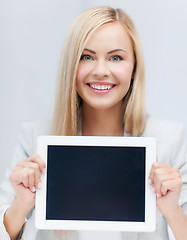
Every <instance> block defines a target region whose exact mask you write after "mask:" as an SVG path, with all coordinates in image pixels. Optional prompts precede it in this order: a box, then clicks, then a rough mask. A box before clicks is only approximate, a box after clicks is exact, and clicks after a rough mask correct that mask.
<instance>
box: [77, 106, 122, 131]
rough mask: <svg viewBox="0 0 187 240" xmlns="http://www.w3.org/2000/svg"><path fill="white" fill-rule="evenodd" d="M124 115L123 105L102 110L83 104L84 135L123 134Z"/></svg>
mask: <svg viewBox="0 0 187 240" xmlns="http://www.w3.org/2000/svg"><path fill="white" fill-rule="evenodd" d="M123 115H124V112H123V111H122V105H120V106H116V107H114V108H111V109H107V110H102V109H94V108H92V107H90V106H88V105H86V104H83V112H82V135H83V136H123V135H124V124H123Z"/></svg>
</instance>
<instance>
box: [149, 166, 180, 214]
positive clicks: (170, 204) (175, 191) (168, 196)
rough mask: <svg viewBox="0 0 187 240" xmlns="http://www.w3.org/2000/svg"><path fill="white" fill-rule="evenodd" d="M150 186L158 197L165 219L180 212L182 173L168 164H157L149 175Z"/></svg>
mask: <svg viewBox="0 0 187 240" xmlns="http://www.w3.org/2000/svg"><path fill="white" fill-rule="evenodd" d="M149 179H150V184H151V185H152V187H153V191H154V192H155V194H156V195H157V207H158V209H159V210H160V212H161V213H162V215H163V216H164V217H165V218H169V217H170V216H172V215H173V214H174V213H175V212H176V211H177V210H178V200H179V196H180V191H181V187H182V180H181V175H180V172H179V170H178V169H177V168H172V167H170V166H169V165H167V164H163V163H160V162H156V163H154V164H153V165H152V168H151V172H150V175H149Z"/></svg>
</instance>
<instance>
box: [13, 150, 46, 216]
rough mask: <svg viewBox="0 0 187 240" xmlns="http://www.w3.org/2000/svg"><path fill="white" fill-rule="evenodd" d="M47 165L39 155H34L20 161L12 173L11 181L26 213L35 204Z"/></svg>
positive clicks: (17, 199)
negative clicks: (36, 194)
mask: <svg viewBox="0 0 187 240" xmlns="http://www.w3.org/2000/svg"><path fill="white" fill-rule="evenodd" d="M45 168H46V165H45V162H44V161H43V160H42V158H41V157H40V156H39V155H38V154H35V155H32V156H31V157H30V158H28V159H26V160H25V161H21V162H18V163H17V165H16V167H15V168H14V169H13V171H12V172H11V174H10V177H9V178H10V181H11V183H12V186H13V188H14V190H15V192H16V198H15V199H16V201H17V202H19V204H21V205H22V206H23V211H25V212H26V214H27V213H28V212H29V211H30V210H31V208H32V207H33V206H34V204H35V193H36V189H39V188H40V187H41V173H43V172H44V171H45Z"/></svg>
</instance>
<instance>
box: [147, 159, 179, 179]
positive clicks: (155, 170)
mask: <svg viewBox="0 0 187 240" xmlns="http://www.w3.org/2000/svg"><path fill="white" fill-rule="evenodd" d="M175 171H177V172H179V170H178V169H176V168H172V167H171V166H169V165H168V164H163V163H158V162H156V163H154V164H153V165H152V168H151V171H150V175H149V178H151V179H154V178H155V176H156V175H161V174H165V173H166V172H168V173H170V172H175Z"/></svg>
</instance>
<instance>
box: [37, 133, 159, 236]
mask: <svg viewBox="0 0 187 240" xmlns="http://www.w3.org/2000/svg"><path fill="white" fill-rule="evenodd" d="M48 145H64V146H68V145H70V146H73V145H74V146H111V147H113V146H118V147H120V146H122V147H123V146H127V147H131V146H133V147H145V148H146V159H145V160H146V161H145V167H146V169H145V174H146V176H145V179H146V181H145V222H134V221H133V222H127V221H125V222H121V221H120V222H117V221H116V222H114V221H82V220H71V221H70V220H47V219H46V217H45V216H46V189H47V184H46V183H47V171H46V173H45V174H42V176H41V181H42V187H41V189H40V190H37V192H36V202H35V226H36V228H38V229H51V230H52V229H53V230H97V231H99V230H101V231H133V232H152V231H155V227H156V196H155V194H154V193H153V192H152V190H151V186H150V185H149V184H148V177H149V172H150V170H151V166H152V164H153V163H154V162H155V161H156V140H155V138H150V137H95V136H40V137H38V142H37V153H38V154H39V155H40V156H41V157H42V159H43V160H44V161H45V163H46V166H47V149H48ZM147 159H148V160H147Z"/></svg>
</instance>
